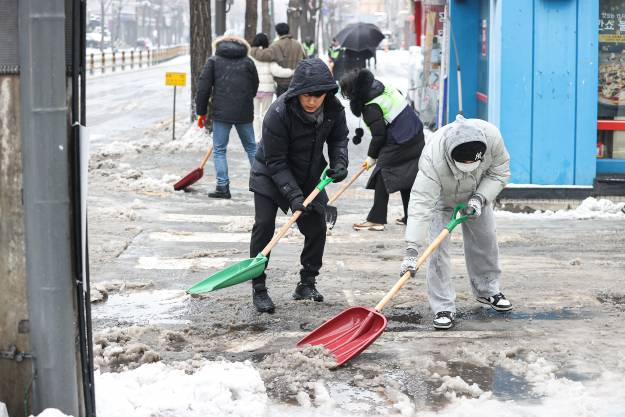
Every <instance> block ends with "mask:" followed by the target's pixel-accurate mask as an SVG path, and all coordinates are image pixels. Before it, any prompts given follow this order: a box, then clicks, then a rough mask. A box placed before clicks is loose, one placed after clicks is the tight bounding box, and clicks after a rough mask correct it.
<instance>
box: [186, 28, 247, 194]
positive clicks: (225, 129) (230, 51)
mask: <svg viewBox="0 0 625 417" xmlns="http://www.w3.org/2000/svg"><path fill="white" fill-rule="evenodd" d="M213 49H214V50H215V55H213V56H211V57H210V58H209V59H208V61H206V64H205V65H204V68H203V69H202V75H201V76H200V81H199V85H198V92H197V97H196V101H195V105H196V112H197V114H198V116H199V117H198V125H199V126H200V128H202V127H204V123H205V122H206V110H207V107H208V100H209V98H210V97H211V96H212V98H213V103H212V106H213V115H212V117H213V155H214V157H213V160H214V161H215V172H216V173H217V187H216V189H215V192H213V193H209V194H208V196H209V197H212V198H230V179H229V178H228V160H227V159H226V150H227V149H228V138H229V136H230V130H231V129H232V125H234V127H235V128H236V129H237V133H238V134H239V138H240V139H241V143H242V144H243V148H244V149H245V152H246V153H247V157H248V158H249V161H250V164H252V163H253V161H254V155H255V154H256V139H255V136H254V127H253V124H252V122H253V121H254V96H256V91H257V90H258V73H257V72H256V66H255V65H254V62H253V61H252V60H251V59H250V58H249V57H248V56H247V54H248V53H249V50H250V46H249V44H248V43H247V42H246V41H245V39H243V38H239V37H238V36H222V37H220V38H218V39H217V40H216V41H215V44H214V45H213Z"/></svg>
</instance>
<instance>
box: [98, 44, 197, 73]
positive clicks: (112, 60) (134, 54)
mask: <svg viewBox="0 0 625 417" xmlns="http://www.w3.org/2000/svg"><path fill="white" fill-rule="evenodd" d="M188 53H189V45H178V46H172V47H169V48H161V49H145V50H144V49H138V50H135V49H132V50H128V51H120V52H105V53H95V54H93V53H92V54H88V55H87V69H88V71H89V74H90V75H94V74H96V73H99V74H104V73H106V72H116V71H127V70H133V69H136V68H143V67H149V66H151V65H155V64H159V63H161V62H164V61H167V60H170V59H172V58H175V57H177V56H181V55H186V54H188Z"/></svg>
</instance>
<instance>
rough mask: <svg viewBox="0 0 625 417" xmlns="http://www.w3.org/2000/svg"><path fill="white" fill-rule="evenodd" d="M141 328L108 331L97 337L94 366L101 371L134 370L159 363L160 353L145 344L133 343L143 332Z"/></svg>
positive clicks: (94, 349) (94, 345)
mask: <svg viewBox="0 0 625 417" xmlns="http://www.w3.org/2000/svg"><path fill="white" fill-rule="evenodd" d="M141 331H142V330H141V328H139V327H130V328H128V329H123V330H120V329H116V328H115V329H106V330H104V331H102V332H100V333H99V334H97V335H95V337H94V340H93V356H94V365H95V367H96V368H99V369H101V370H118V369H133V368H137V367H139V366H140V365H142V364H145V363H152V362H158V361H159V360H160V357H159V355H158V353H156V352H154V351H153V350H150V348H149V347H148V346H147V345H145V344H143V343H138V342H135V341H133V338H135V336H136V335H133V333H137V332H141Z"/></svg>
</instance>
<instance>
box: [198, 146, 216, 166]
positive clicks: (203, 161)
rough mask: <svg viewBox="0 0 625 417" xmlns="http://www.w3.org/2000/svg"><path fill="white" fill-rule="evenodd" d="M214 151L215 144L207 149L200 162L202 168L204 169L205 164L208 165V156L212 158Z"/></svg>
mask: <svg viewBox="0 0 625 417" xmlns="http://www.w3.org/2000/svg"><path fill="white" fill-rule="evenodd" d="M212 153H213V145H209V146H208V150H207V151H206V155H204V158H202V162H200V169H204V165H206V162H207V161H208V158H210V156H211V154H212Z"/></svg>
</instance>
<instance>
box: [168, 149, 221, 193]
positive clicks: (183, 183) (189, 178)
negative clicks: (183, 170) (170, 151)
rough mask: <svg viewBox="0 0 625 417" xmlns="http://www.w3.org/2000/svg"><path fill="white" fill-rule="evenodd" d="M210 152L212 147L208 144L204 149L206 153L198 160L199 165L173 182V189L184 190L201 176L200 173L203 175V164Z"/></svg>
mask: <svg viewBox="0 0 625 417" xmlns="http://www.w3.org/2000/svg"><path fill="white" fill-rule="evenodd" d="M212 153H213V147H212V146H209V147H208V151H206V155H204V158H202V162H200V165H199V166H198V167H197V168H195V169H194V170H193V171H191V172H189V173H188V174H187V175H185V176H184V178H182V179H181V180H180V181H178V182H177V183H175V184H174V190H176V191H179V190H184V189H185V188H187V187H188V186H189V185H191V184H195V183H196V182H197V181H198V180H199V179H200V178H202V175H204V165H206V161H208V158H210V156H211V154H212Z"/></svg>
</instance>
